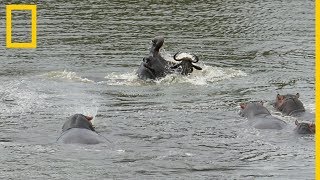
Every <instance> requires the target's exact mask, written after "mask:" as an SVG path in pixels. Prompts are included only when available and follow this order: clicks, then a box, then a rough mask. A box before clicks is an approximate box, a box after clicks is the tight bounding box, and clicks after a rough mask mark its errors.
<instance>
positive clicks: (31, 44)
mask: <svg viewBox="0 0 320 180" xmlns="http://www.w3.org/2000/svg"><path fill="white" fill-rule="evenodd" d="M12 11H31V42H12ZM6 45H7V48H36V47H37V5H25V4H11V5H6Z"/></svg>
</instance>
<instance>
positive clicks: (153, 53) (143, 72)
mask: <svg viewBox="0 0 320 180" xmlns="http://www.w3.org/2000/svg"><path fill="white" fill-rule="evenodd" d="M163 43H164V38H163V37H155V38H154V39H153V40H152V45H151V48H150V53H149V55H148V56H147V57H145V58H143V62H142V63H141V64H140V67H139V69H138V71H137V74H138V77H139V78H140V79H143V80H146V79H156V78H160V77H164V76H165V75H166V74H167V73H170V70H169V68H168V67H169V66H170V65H172V63H170V62H169V61H166V60H165V59H164V58H163V57H161V55H160V52H159V51H160V48H161V47H162V45H163Z"/></svg>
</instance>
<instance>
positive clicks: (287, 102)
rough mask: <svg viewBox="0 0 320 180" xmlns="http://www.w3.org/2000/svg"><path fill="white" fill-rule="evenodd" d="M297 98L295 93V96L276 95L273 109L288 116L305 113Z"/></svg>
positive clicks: (297, 95)
mask: <svg viewBox="0 0 320 180" xmlns="http://www.w3.org/2000/svg"><path fill="white" fill-rule="evenodd" d="M299 97H300V94H299V93H297V94H296V95H292V94H287V95H280V94H277V98H276V103H275V104H274V107H275V108H276V109H277V110H278V111H280V112H282V113H283V114H285V115H288V116H291V115H294V114H298V113H301V112H305V111H306V110H305V109H304V106H303V104H302V102H301V101H300V100H299Z"/></svg>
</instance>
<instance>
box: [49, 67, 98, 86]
mask: <svg viewBox="0 0 320 180" xmlns="http://www.w3.org/2000/svg"><path fill="white" fill-rule="evenodd" d="M46 76H48V77H49V78H55V79H67V80H72V81H79V82H86V83H87V82H89V83H92V82H94V81H92V80H90V79H88V78H82V77H81V76H78V75H77V73H75V72H71V71H66V70H64V71H51V72H48V73H46Z"/></svg>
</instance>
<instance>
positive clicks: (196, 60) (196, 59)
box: [192, 54, 199, 63]
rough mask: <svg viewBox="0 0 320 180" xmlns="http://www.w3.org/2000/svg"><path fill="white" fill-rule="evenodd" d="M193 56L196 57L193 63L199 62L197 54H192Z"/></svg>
mask: <svg viewBox="0 0 320 180" xmlns="http://www.w3.org/2000/svg"><path fill="white" fill-rule="evenodd" d="M192 56H193V57H194V59H193V60H192V62H193V63H197V62H198V61H199V58H198V56H197V55H195V54H192Z"/></svg>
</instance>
